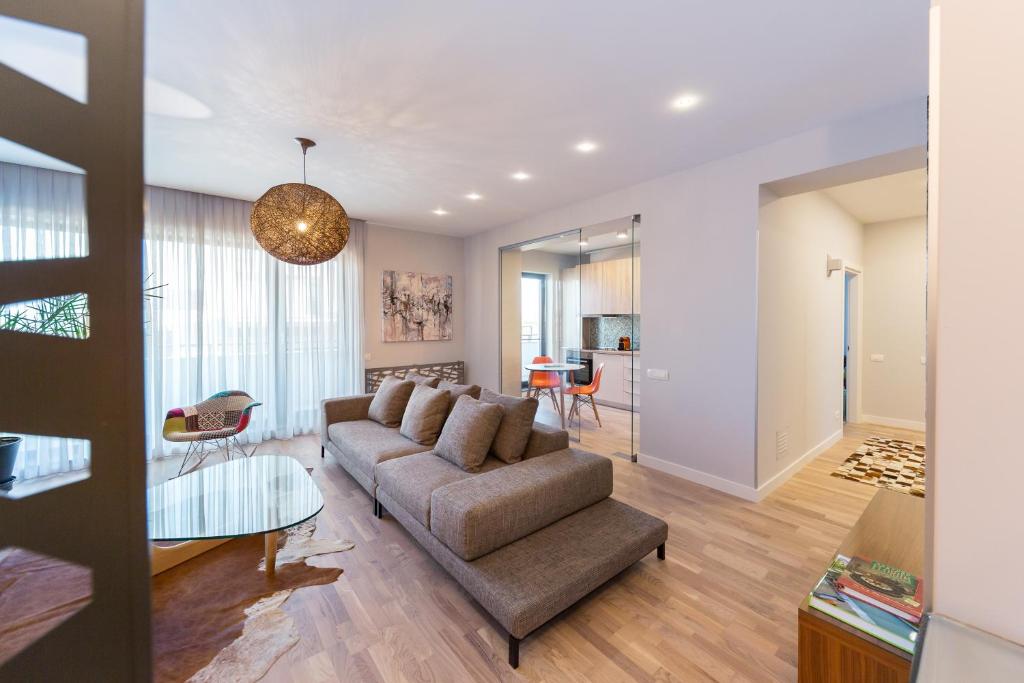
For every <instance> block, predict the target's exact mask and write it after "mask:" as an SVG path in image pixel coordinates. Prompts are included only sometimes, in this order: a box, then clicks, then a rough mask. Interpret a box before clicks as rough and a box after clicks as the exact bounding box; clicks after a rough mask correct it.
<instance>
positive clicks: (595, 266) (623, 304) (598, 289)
mask: <svg viewBox="0 0 1024 683" xmlns="http://www.w3.org/2000/svg"><path fill="white" fill-rule="evenodd" d="M639 265H640V259H639V257H635V258H624V259H613V260H611V261H597V262H596V263H584V264H581V265H580V266H579V282H580V313H581V314H583V315H628V314H630V313H633V312H639V307H638V304H639V300H640V295H639V288H636V287H634V286H633V285H634V280H635V276H634V271H635V270H636V272H639V271H638V269H639ZM636 281H637V282H639V280H636Z"/></svg>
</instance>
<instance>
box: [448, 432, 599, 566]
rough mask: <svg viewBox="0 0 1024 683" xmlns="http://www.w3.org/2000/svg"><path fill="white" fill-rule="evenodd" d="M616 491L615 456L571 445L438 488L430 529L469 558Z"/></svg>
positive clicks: (524, 534)
mask: <svg viewBox="0 0 1024 683" xmlns="http://www.w3.org/2000/svg"><path fill="white" fill-rule="evenodd" d="M611 493H612V462H611V460H609V459H608V458H604V457H602V456H600V455H594V454H593V453H587V452H585V451H577V450H574V449H571V448H567V449H565V450H563V451H558V452H556V453H549V454H548V455H542V456H539V457H536V458H531V459H530V460H526V461H524V462H520V463H516V464H515V465H510V466H508V467H502V468H500V469H496V470H493V471H491V472H487V473H484V474H478V475H477V476H475V477H470V478H468V479H463V480H461V481H457V482H454V483H451V484H446V485H445V486H442V487H440V488H438V489H436V490H435V491H434V492H433V493H432V494H431V501H430V531H431V533H432V534H434V536H436V537H437V538H438V540H440V541H441V542H442V543H444V544H445V545H446V546H448V548H450V549H451V551H452V552H453V553H455V554H456V555H458V556H459V557H461V558H462V559H464V560H466V561H467V562H468V561H471V560H474V559H476V558H478V557H480V556H482V555H486V554H487V553H489V552H491V551H492V550H496V549H498V548H501V547H502V546H505V545H508V544H509V543H512V542H513V541H516V540H518V539H520V538H523V537H524V536H527V535H529V534H531V533H533V532H534V531H537V530H538V529H541V528H543V527H545V526H547V525H549V524H552V523H554V522H557V521H558V520H560V519H562V518H563V517H566V516H568V515H571V514H572V513H574V512H576V511H577V510H582V509H583V508H585V507H587V506H588V505H593V504H594V503H596V502H598V501H600V500H603V499H605V498H607V497H608V496H610V495H611Z"/></svg>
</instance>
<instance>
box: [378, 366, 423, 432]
mask: <svg viewBox="0 0 1024 683" xmlns="http://www.w3.org/2000/svg"><path fill="white" fill-rule="evenodd" d="M414 388H416V384H415V383H413V382H410V381H407V380H400V379H398V378H397V377H385V378H384V381H383V382H381V383H380V387H379V388H378V389H377V393H376V394H374V395H373V400H372V401H370V410H369V412H368V414H367V417H369V418H370V419H371V420H373V421H374V422H379V423H380V424H382V425H384V426H385V427H399V426H401V424H402V415H403V414H404V413H405V406H406V404H407V403H409V397H410V396H412V390H413V389H414Z"/></svg>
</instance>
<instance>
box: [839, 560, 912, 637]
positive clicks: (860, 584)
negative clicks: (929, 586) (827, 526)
mask: <svg viewBox="0 0 1024 683" xmlns="http://www.w3.org/2000/svg"><path fill="white" fill-rule="evenodd" d="M836 585H837V586H838V588H839V590H841V591H843V592H844V593H846V594H848V595H851V596H853V597H854V598H857V599H858V600H861V601H863V602H868V603H870V604H872V605H874V606H876V607H879V608H881V609H884V610H886V611H887V612H891V613H893V614H895V615H896V616H898V617H903V618H904V619H909V620H910V621H913V622H918V621H920V620H921V601H922V599H923V590H924V586H923V585H922V583H921V581H920V580H918V578H917V577H916V576H914V575H913V574H911V573H910V572H908V571H905V570H903V569H900V568H899V567H893V566H890V565H887V564H885V563H883V562H878V561H875V560H867V559H864V558H862V557H854V558H853V559H851V560H850V562H849V563H848V564H847V565H846V569H844V570H843V572H842V574H840V575H839V577H838V578H837V579H836Z"/></svg>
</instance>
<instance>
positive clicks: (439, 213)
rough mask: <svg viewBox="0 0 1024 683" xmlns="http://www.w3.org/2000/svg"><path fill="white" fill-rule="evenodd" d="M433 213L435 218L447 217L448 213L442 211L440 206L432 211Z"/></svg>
mask: <svg viewBox="0 0 1024 683" xmlns="http://www.w3.org/2000/svg"><path fill="white" fill-rule="evenodd" d="M433 213H434V215H436V216H447V215H448V212H447V211H445V210H444V209H442V208H441V207H440V206H439V207H437V208H436V209H434V211H433Z"/></svg>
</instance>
